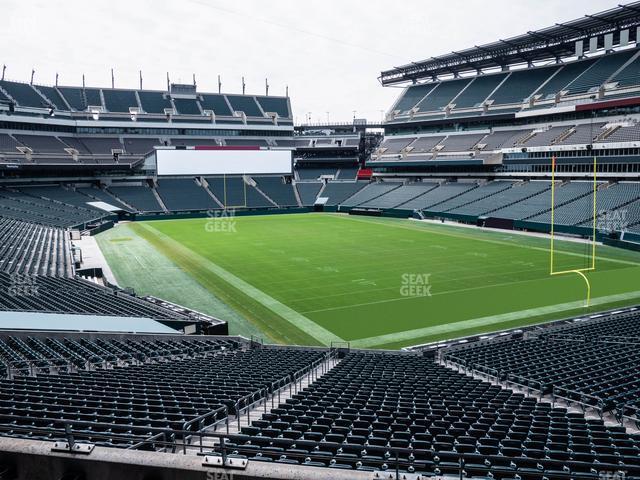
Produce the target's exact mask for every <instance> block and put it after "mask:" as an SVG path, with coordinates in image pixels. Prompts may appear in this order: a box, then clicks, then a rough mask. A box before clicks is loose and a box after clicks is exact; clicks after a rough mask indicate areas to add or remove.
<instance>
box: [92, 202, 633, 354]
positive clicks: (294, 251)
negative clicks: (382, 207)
mask: <svg viewBox="0 0 640 480" xmlns="http://www.w3.org/2000/svg"><path fill="white" fill-rule="evenodd" d="M98 243H99V245H100V247H101V249H102V251H103V253H104V254H105V257H106V258H107V261H108V263H109V265H110V267H111V269H112V270H113V272H114V274H115V276H116V278H117V280H118V283H119V284H120V285H121V286H123V287H125V286H126V287H133V288H134V289H135V290H136V292H137V293H139V294H154V295H157V296H160V297H162V298H166V299H167V300H170V301H175V302H177V303H180V304H183V305H186V306H189V307H191V308H195V309H197V310H200V311H203V312H205V313H210V314H213V315H216V316H219V317H221V318H223V319H225V320H227V321H229V325H230V332H231V333H234V334H243V335H246V336H250V335H258V336H262V337H263V338H265V340H266V341H270V342H279V343H289V344H305V345H317V344H324V345H329V344H331V343H332V342H333V343H336V342H350V344H351V346H353V347H359V348H399V347H403V346H408V345H415V344H420V343H425V342H431V341H436V340H441V339H450V338H456V337H459V336H462V335H468V334H472V333H479V332H490V331H495V330H499V329H504V328H510V327H516V326H521V325H526V324H532V323H539V322H542V321H547V320H550V319H556V318H564V317H569V316H573V315H581V314H582V313H585V312H589V311H595V310H602V309H605V308H610V307H617V306H622V305H630V304H636V303H640V300H639V299H640V281H639V279H640V254H637V253H633V252H629V251H624V250H620V249H615V248H611V247H605V246H599V247H598V249H597V261H596V271H595V272H589V273H587V277H588V278H589V280H590V282H591V286H592V297H593V298H592V305H591V307H590V308H588V309H587V308H585V307H584V301H585V297H586V284H585V282H584V280H583V279H582V278H581V277H579V276H578V275H576V274H567V275H559V276H554V277H551V276H550V275H549V240H548V238H540V237H533V236H527V235H520V234H515V233H510V232H502V231H487V230H480V229H475V228H465V227H457V226H450V225H441V224H434V223H427V222H417V221H412V220H404V219H386V218H371V217H349V216H344V215H339V214H315V213H309V214H292V215H269V216H243V217H236V218H227V219H207V218H204V219H188V220H163V221H149V222H135V223H126V224H121V225H118V226H117V227H116V228H113V229H111V230H108V231H106V232H104V233H102V234H100V235H98ZM589 255H590V246H589V245H588V244H584V243H577V242H566V241H557V242H556V270H566V269H576V268H584V267H586V266H588V265H589V262H590V258H589Z"/></svg>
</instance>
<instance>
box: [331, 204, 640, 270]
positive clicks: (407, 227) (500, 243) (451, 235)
mask: <svg viewBox="0 0 640 480" xmlns="http://www.w3.org/2000/svg"><path fill="white" fill-rule="evenodd" d="M336 218H342V219H345V220H351V221H354V222H362V223H370V224H375V225H384V226H387V227H394V228H403V229H405V230H412V231H414V232H420V231H422V232H428V233H433V234H435V235H445V236H448V237H455V238H465V239H468V240H469V239H471V237H468V236H466V235H456V234H455V233H449V232H443V231H438V230H436V229H430V228H429V227H427V226H421V227H418V228H415V227H413V226H407V225H398V224H396V223H395V222H377V221H375V220H364V219H360V218H353V217H343V216H341V215H336ZM451 228H456V227H455V226H452V227H451ZM483 233H487V232H483ZM531 238H533V237H531ZM475 240H476V241H478V242H487V243H495V244H497V245H508V246H511V247H520V248H527V249H529V250H538V251H541V252H548V251H549V249H548V248H544V247H534V246H532V245H522V244H514V243H509V242H502V241H500V240H491V239H487V238H476V239H475ZM558 253H559V254H562V255H571V256H573V257H580V258H584V255H581V254H579V253H574V252H567V251H563V250H559V251H558ZM596 258H597V259H598V260H605V261H607V262H614V263H623V264H627V265H633V266H636V267H640V263H636V262H632V261H629V260H618V259H615V258H609V257H602V256H600V255H598V256H597V257H596Z"/></svg>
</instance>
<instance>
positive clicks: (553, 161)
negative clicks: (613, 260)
mask: <svg viewBox="0 0 640 480" xmlns="http://www.w3.org/2000/svg"><path fill="white" fill-rule="evenodd" d="M556 162H557V159H556V157H555V155H554V156H553V157H551V247H550V251H549V254H550V265H551V271H550V275H551V276H557V275H566V274H569V273H573V274H576V275H579V276H580V277H582V279H583V280H584V281H585V283H586V286H587V297H586V302H585V308H586V307H589V306H590V304H591V282H589V279H588V278H587V275H586V273H587V272H592V271H594V270H595V269H596V233H597V221H598V218H597V217H598V202H597V195H598V193H597V192H598V174H597V157H596V156H594V157H593V211H592V212H591V214H592V220H593V230H592V233H591V235H592V238H591V262H590V266H589V267H586V268H574V269H569V270H561V271H556V269H555V207H556V205H555V198H556Z"/></svg>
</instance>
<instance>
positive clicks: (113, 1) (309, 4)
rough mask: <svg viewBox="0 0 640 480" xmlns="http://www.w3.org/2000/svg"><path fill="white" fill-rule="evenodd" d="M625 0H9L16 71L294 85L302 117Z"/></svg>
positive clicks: (148, 84) (376, 114) (338, 113)
mask: <svg viewBox="0 0 640 480" xmlns="http://www.w3.org/2000/svg"><path fill="white" fill-rule="evenodd" d="M618 3H619V1H618V0H582V1H581V2H567V1H560V0H537V1H535V2H534V1H532V0H446V1H439V0H396V1H391V2H390V1H389V0H233V1H232V0H177V1H176V0H174V1H167V0H60V1H52V0H3V1H2V12H3V21H2V28H1V29H0V45H2V48H0V63H4V64H6V65H7V73H6V78H8V79H12V80H20V81H28V80H29V77H30V75H31V69H32V68H34V69H35V70H36V73H35V82H36V83H42V84H53V83H54V81H55V75H56V72H57V73H59V75H60V77H59V83H60V84H61V85H62V84H66V85H80V84H81V81H82V74H83V73H84V74H85V75H86V82H87V85H91V86H105V87H108V86H110V85H111V73H110V70H111V68H114V70H115V84H116V87H129V88H136V87H137V86H138V71H139V70H142V74H143V79H144V83H143V85H144V87H145V88H155V89H162V88H164V87H165V85H166V72H169V75H170V78H171V80H172V81H173V82H184V83H190V82H191V80H192V74H195V75H196V80H197V83H198V89H199V90H201V91H217V76H218V75H221V77H222V83H223V91H225V92H229V93H239V92H240V91H241V77H242V76H243V75H244V77H245V81H246V85H247V92H249V93H256V94H258V93H259V94H262V93H264V82H265V78H268V79H269V84H270V86H271V90H270V91H271V93H272V94H274V95H284V93H285V86H287V85H288V86H289V94H290V96H291V101H292V106H293V109H294V115H295V116H296V117H297V120H298V121H300V122H302V121H303V120H304V119H305V117H306V116H307V115H308V114H309V112H311V118H312V121H324V120H326V119H327V115H328V116H329V118H330V119H331V120H332V121H333V120H349V119H351V117H352V116H353V111H354V110H355V111H356V116H357V117H358V118H364V117H366V118H369V119H371V120H376V119H379V118H380V115H381V110H386V109H387V108H388V107H389V106H390V105H391V103H392V102H393V100H394V98H395V97H396V96H397V94H398V93H399V90H397V89H394V88H382V87H381V86H380V84H379V83H378V80H377V77H378V75H379V73H380V71H381V70H384V69H387V68H390V67H393V66H394V65H401V64H405V63H408V62H411V61H416V60H421V59H424V58H428V57H430V56H434V55H439V54H443V53H447V52H450V51H451V50H459V49H463V48H466V47H470V46H473V45H480V44H483V43H488V42H491V41H494V40H497V39H499V38H507V37H509V36H513V35H518V34H521V33H524V32H526V31H527V30H532V29H538V28H543V27H547V26H549V25H553V24H554V23H556V22H562V21H566V20H571V19H573V18H576V17H578V16H581V15H584V14H587V13H595V12H598V11H601V10H605V9H608V8H612V7H615V6H616V5H617V4H618Z"/></svg>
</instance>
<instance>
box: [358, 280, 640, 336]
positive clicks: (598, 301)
mask: <svg viewBox="0 0 640 480" xmlns="http://www.w3.org/2000/svg"><path fill="white" fill-rule="evenodd" d="M635 298H640V291H635V292H627V293H620V294H617V295H608V296H604V297H598V298H593V299H591V306H596V305H603V304H607V303H613V302H617V301H622V300H630V299H635ZM581 308H584V301H583V300H578V301H575V302H567V303H559V304H557V305H549V306H546V307H538V308H531V309H528V310H520V311H517V312H510V313H503V314H500V315H492V316H489V317H481V318H474V319H471V320H463V321H460V322H453V323H445V324H442V325H434V326H433V327H424V328H416V329H414V330H406V331H404V332H398V333H389V334H386V335H378V336H376V337H368V338H360V339H358V340H351V341H350V342H349V343H350V345H351V346H352V347H354V348H369V347H375V346H378V345H385V344H389V343H395V342H400V341H405V340H412V339H417V338H422V337H428V336H432V335H438V334H442V333H449V332H455V331H459V330H466V329H469V328H474V327H479V326H485V325H493V324H497V323H504V322H509V321H512V320H520V319H523V318H531V317H538V316H541V315H545V314H548V313H556V312H564V311H569V310H578V309H581Z"/></svg>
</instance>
